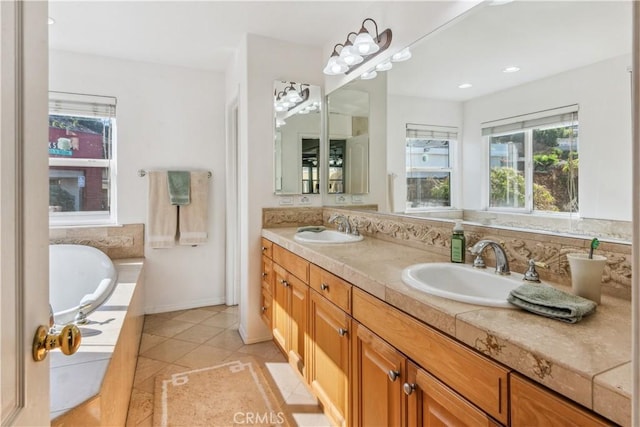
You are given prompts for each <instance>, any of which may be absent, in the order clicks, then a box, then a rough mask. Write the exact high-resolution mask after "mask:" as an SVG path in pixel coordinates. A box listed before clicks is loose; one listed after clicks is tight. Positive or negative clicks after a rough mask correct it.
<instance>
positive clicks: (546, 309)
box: [507, 284, 596, 323]
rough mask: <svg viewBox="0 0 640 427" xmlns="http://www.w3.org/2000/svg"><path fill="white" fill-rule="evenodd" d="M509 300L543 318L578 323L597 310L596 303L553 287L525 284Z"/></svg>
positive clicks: (513, 291) (510, 295)
mask: <svg viewBox="0 0 640 427" xmlns="http://www.w3.org/2000/svg"><path fill="white" fill-rule="evenodd" d="M507 300H508V301H509V302H510V303H511V304H513V305H516V306H518V307H520V308H523V309H525V310H527V311H530V312H532V313H535V314H539V315H541V316H545V317H550V318H552V319H556V320H561V321H563V322H567V323H576V322H579V321H580V320H582V318H583V317H584V316H588V315H589V314H591V313H593V312H594V311H595V310H596V303H595V302H593V301H590V300H588V299H586V298H582V297H579V296H577V295H572V294H569V293H567V292H563V291H561V290H558V289H556V288H553V287H551V286H545V285H529V284H524V285H521V286H519V287H517V288H516V289H514V290H512V291H511V293H510V294H509V296H508V297H507Z"/></svg>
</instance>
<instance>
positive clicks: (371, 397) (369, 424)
mask: <svg viewBox="0 0 640 427" xmlns="http://www.w3.org/2000/svg"><path fill="white" fill-rule="evenodd" d="M353 324H354V326H353V329H354V333H353V337H352V339H353V392H354V393H353V396H354V400H353V408H354V409H353V425H354V426H363V427H374V426H380V427H383V426H401V425H405V422H403V415H404V414H403V410H402V406H403V405H402V404H403V398H402V396H403V393H402V384H403V381H404V379H405V376H406V372H405V367H404V366H405V361H406V358H405V357H404V355H403V354H402V353H400V352H399V351H398V350H396V349H395V348H393V347H392V346H390V345H389V344H387V343H386V342H385V341H383V340H382V339H381V338H379V337H378V336H377V335H374V334H373V333H372V332H371V331H369V330H368V329H367V328H365V327H364V326H362V325H360V324H359V323H356V322H355V321H353Z"/></svg>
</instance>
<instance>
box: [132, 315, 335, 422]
mask: <svg viewBox="0 0 640 427" xmlns="http://www.w3.org/2000/svg"><path fill="white" fill-rule="evenodd" d="M247 355H250V356H253V357H254V358H255V359H256V360H258V361H260V362H262V363H265V364H268V365H267V371H265V372H270V373H271V375H272V378H273V381H274V382H275V383H276V384H277V386H278V389H279V390H275V391H276V392H278V393H279V394H280V396H278V398H279V399H280V400H281V401H282V402H283V406H282V410H283V411H284V412H286V413H287V414H288V415H289V420H290V421H291V423H292V424H293V425H297V426H300V427H307V426H309V427H315V426H329V425H330V423H329V421H328V420H327V418H326V417H325V416H324V414H322V411H321V409H320V408H319V406H318V403H317V400H316V399H315V398H314V397H313V396H312V395H311V394H310V393H309V391H308V389H307V387H306V386H305V384H304V383H303V382H302V381H301V380H300V379H299V377H298V376H297V375H296V374H295V373H294V371H293V368H291V367H290V366H289V364H288V363H286V360H285V357H284V356H283V354H282V353H281V352H280V351H279V350H278V348H277V347H276V345H275V344H274V343H273V342H271V341H269V342H263V343H257V344H251V345H245V344H244V343H243V342H242V339H241V338H240V335H239V334H238V308H237V307H227V306H224V305H219V306H211V307H202V308H196V309H192V310H181V311H174V312H170V313H160V314H152V315H147V316H145V322H144V328H143V332H142V341H141V342H140V351H139V353H138V364H137V366H136V373H135V377H134V381H133V391H132V393H131V403H130V405H129V414H128V417H127V427H133V426H140V427H148V426H152V425H153V405H154V403H153V402H154V388H155V378H156V376H158V375H161V376H164V375H167V374H172V373H176V372H184V371H188V370H190V369H197V368H203V367H208V366H213V365H216V364H219V363H221V362H223V361H231V360H235V358H238V357H242V356H247ZM212 427H214V426H212ZM221 427H222V426H221Z"/></svg>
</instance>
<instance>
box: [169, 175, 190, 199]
mask: <svg viewBox="0 0 640 427" xmlns="http://www.w3.org/2000/svg"><path fill="white" fill-rule="evenodd" d="M167 182H168V183H169V200H170V201H171V204H172V205H179V206H184V205H188V204H189V203H190V202H191V172H186V171H168V172H167Z"/></svg>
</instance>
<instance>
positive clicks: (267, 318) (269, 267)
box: [260, 238, 274, 329]
mask: <svg viewBox="0 0 640 427" xmlns="http://www.w3.org/2000/svg"><path fill="white" fill-rule="evenodd" d="M272 247H273V243H272V242H271V241H269V240H267V239H264V238H263V239H262V241H261V247H260V251H261V252H262V258H261V262H262V264H261V268H260V276H261V283H262V292H261V297H260V318H261V319H262V321H263V322H264V323H265V324H266V325H267V326H268V327H269V329H271V320H272V318H273V313H272V312H273V309H272V305H273V304H272V302H273V284H274V277H273V260H272V259H271V258H272V254H273V252H272Z"/></svg>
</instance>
